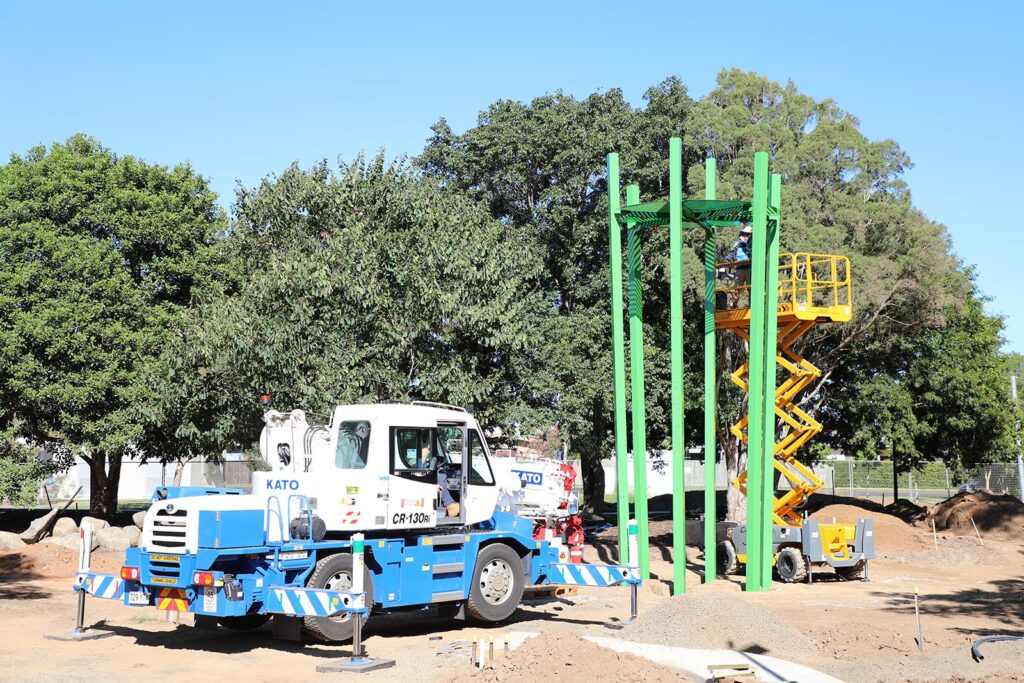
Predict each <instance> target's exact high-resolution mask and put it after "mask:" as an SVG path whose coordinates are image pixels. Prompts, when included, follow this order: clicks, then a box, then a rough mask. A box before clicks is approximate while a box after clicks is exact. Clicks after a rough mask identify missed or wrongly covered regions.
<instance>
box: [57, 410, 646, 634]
mask: <svg viewBox="0 0 1024 683" xmlns="http://www.w3.org/2000/svg"><path fill="white" fill-rule="evenodd" d="M265 422H266V426H265V427H264V429H263V433H262V434H261V444H260V447H261V450H262V452H263V454H264V457H265V458H266V459H267V462H268V463H269V464H270V465H271V471H269V472H254V473H253V484H252V492H251V493H244V492H243V491H242V490H240V489H212V488H211V489H206V488H193V487H179V488H172V487H167V488H160V489H157V491H156V493H155V494H154V496H153V500H152V505H151V506H150V508H149V510H148V511H147V512H146V515H145V521H144V524H143V530H142V536H141V540H140V541H139V547H137V548H130V549H129V550H128V551H127V554H126V556H125V562H124V566H123V567H122V568H121V572H120V575H119V576H115V575H112V574H101V573H96V572H92V571H90V570H89V569H88V566H87V565H88V562H87V560H86V561H84V562H83V563H82V566H80V568H79V569H80V570H79V573H78V574H77V576H76V581H75V590H76V591H84V592H85V593H87V594H90V595H93V596H97V597H104V598H112V599H117V600H122V601H123V602H124V604H125V605H129V606H142V607H148V606H156V607H157V608H158V609H163V610H176V611H179V612H191V613H193V614H194V615H195V617H196V621H197V624H200V623H201V624H204V625H212V624H214V623H216V624H220V625H221V626H224V627H226V628H230V629H236V630H249V629H255V628H258V627H260V626H262V625H263V624H265V623H266V622H267V621H268V620H270V619H271V618H273V620H274V623H273V627H274V633H275V635H277V636H279V637H282V638H289V639H293V640H297V639H301V638H302V635H303V633H305V635H307V636H309V637H310V638H312V639H315V640H318V641H322V642H345V641H348V640H350V639H351V638H352V636H353V620H354V618H360V619H363V620H364V621H365V619H367V618H368V617H369V615H370V614H371V613H376V612H389V611H396V610H407V609H426V608H429V607H431V606H436V608H437V610H438V614H439V615H442V616H448V617H459V618H465V617H469V618H473V619H477V620H482V621H487V622H496V621H502V620H504V619H506V618H507V617H509V616H510V615H511V614H512V613H513V612H514V611H515V609H516V607H517V606H518V605H519V602H520V600H521V598H522V596H523V591H524V588H525V587H526V586H527V585H530V584H567V585H583V586H613V585H617V584H623V583H624V584H630V585H631V587H632V588H633V598H634V599H633V601H632V602H633V604H634V611H635V602H636V601H635V590H636V586H637V585H638V584H639V583H640V576H639V572H638V570H637V569H635V568H634V567H630V566H621V565H587V564H582V563H573V562H569V561H568V553H567V550H566V547H565V544H564V543H563V542H562V540H561V539H559V538H557V537H551V534H547V535H544V534H541V535H542V536H546V537H544V538H540V539H538V538H536V536H537V534H536V533H535V524H534V521H532V520H531V519H528V518H526V517H523V516H520V515H519V514H517V511H516V509H515V503H514V499H515V496H510V495H508V494H509V493H510V491H511V489H514V488H515V487H517V486H521V485H523V484H521V483H520V479H518V478H513V482H512V483H511V484H510V483H509V481H508V477H507V476H506V475H507V472H505V471H503V466H502V465H499V466H498V467H495V466H494V459H493V458H492V457H491V455H490V453H489V451H488V448H487V444H486V441H485V440H484V438H483V431H482V430H481V429H480V426H479V424H478V423H477V421H476V420H475V419H474V417H473V415H472V414H470V413H468V412H466V411H465V410H463V409H461V408H456V407H454V406H444V405H441V404H427V403H422V402H420V403H414V404H388V403H384V404H370V405H347V406H339V407H337V408H336V409H335V410H334V412H333V415H332V417H331V420H330V422H329V423H328V424H326V425H310V424H309V423H307V422H306V416H305V413H303V412H302V411H300V410H295V411H292V412H291V413H280V412H277V411H268V412H267V413H266V415H265ZM499 460H500V459H499ZM505 470H507V467H506V468H505ZM536 477H537V475H536V474H531V475H530V479H531V481H532V480H535V479H536ZM524 481H525V479H524ZM562 507H563V508H564V502H563V503H562ZM563 511H564V510H563ZM364 538H365V541H364V540H363V539H364ZM360 546H363V547H364V548H365V551H364V552H365V554H364V555H363V556H362V558H359V557H356V558H355V563H354V561H353V560H354V552H356V553H358V552H359V550H360ZM86 556H87V554H86ZM354 564H355V566H356V567H359V566H362V567H363V570H362V575H363V576H362V581H360V580H358V579H356V580H355V581H353V565H354ZM359 584H362V586H360V585H359ZM358 589H361V590H359V592H356V590H358ZM354 615H358V617H355V616H354Z"/></svg>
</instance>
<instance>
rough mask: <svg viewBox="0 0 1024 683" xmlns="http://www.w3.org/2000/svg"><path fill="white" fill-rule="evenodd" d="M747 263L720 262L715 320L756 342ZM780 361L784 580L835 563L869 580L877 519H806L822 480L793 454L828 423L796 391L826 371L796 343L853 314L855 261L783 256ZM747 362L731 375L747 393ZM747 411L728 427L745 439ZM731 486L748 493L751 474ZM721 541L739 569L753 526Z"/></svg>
mask: <svg viewBox="0 0 1024 683" xmlns="http://www.w3.org/2000/svg"><path fill="white" fill-rule="evenodd" d="M744 267H746V268H749V267H750V263H749V261H742V262H739V261H734V262H728V263H720V264H718V272H719V273H720V274H722V275H724V276H725V278H724V279H725V283H724V284H723V285H722V286H719V287H718V288H717V289H716V294H717V296H716V299H717V310H716V312H715V326H716V328H717V329H724V330H729V331H731V332H733V333H735V334H737V335H738V336H739V337H740V338H741V339H743V340H744V341H745V342H748V343H749V341H750V319H751V311H750V303H749V302H750V286H749V284H743V283H742V280H741V279H737V278H736V277H735V273H737V272H739V271H740V270H741V269H742V268H744ZM777 315H778V351H777V355H776V358H775V361H776V363H777V364H778V366H779V367H781V368H783V369H784V370H786V371H787V372H788V373H789V377H788V378H786V379H785V380H784V381H782V382H781V383H780V384H779V385H778V386H777V387H776V390H775V407H774V412H775V417H776V418H778V421H779V422H778V424H779V425H781V427H782V429H781V437H780V438H779V439H778V441H776V443H775V450H774V455H775V457H774V466H775V467H774V469H775V471H776V472H777V473H778V475H777V476H778V479H777V481H778V482H779V483H780V484H782V483H783V482H784V483H785V486H786V487H787V488H788V490H778V489H781V488H782V487H781V486H776V487H775V488H776V495H775V497H774V501H773V506H772V518H773V524H772V558H773V564H774V567H775V571H776V573H777V574H778V577H779V579H780V580H782V581H783V582H786V583H795V582H798V581H803V580H805V579H806V580H807V581H811V580H812V576H813V575H812V569H813V567H814V566H815V565H817V566H827V567H831V568H832V569H833V570H834V571H835V573H836V575H837V576H838V577H839V578H840V579H843V580H846V581H851V580H855V579H864V580H866V579H867V563H868V560H870V559H872V558H874V556H875V544H874V529H873V526H872V520H870V519H859V520H857V521H856V522H835V521H834V520H833V522H832V523H821V522H818V521H815V520H812V519H805V518H804V517H803V516H802V514H801V512H802V510H803V508H804V506H805V505H806V503H807V501H808V499H809V498H810V496H811V495H813V494H814V493H815V492H816V491H818V490H819V489H820V488H821V487H822V486H823V485H824V482H823V481H822V480H821V479H820V478H819V477H818V476H817V475H816V474H815V473H814V471H813V470H812V469H811V468H809V467H807V466H806V465H804V464H803V463H802V462H800V461H799V460H798V459H797V458H796V456H795V453H796V451H797V449H799V448H800V447H801V446H803V445H804V444H805V443H807V442H808V441H809V440H810V439H812V438H813V437H814V436H815V435H817V434H818V433H819V432H821V430H822V425H821V423H820V422H818V421H817V420H815V419H814V418H813V417H812V416H811V415H809V414H808V413H807V412H806V411H804V410H803V409H802V408H801V407H800V406H799V400H798V396H800V394H801V393H802V392H803V391H804V390H805V389H807V388H808V387H809V386H810V385H811V384H812V383H813V382H814V381H815V380H817V379H818V378H820V377H821V371H820V370H819V369H818V368H817V367H815V366H814V364H812V363H811V362H810V361H809V360H807V359H806V358H804V357H803V356H802V355H800V353H799V352H798V350H797V348H796V347H795V344H796V342H797V340H799V339H800V338H801V337H802V336H803V335H804V334H805V333H806V332H808V331H809V330H810V329H811V328H812V327H814V326H815V325H820V324H825V323H835V322H846V321H848V320H850V319H851V317H852V315H853V302H852V292H851V278H850V262H849V260H848V259H847V258H846V257H845V256H838V255H834V254H808V253H796V254H788V253H783V254H780V255H779V290H778V309H777ZM748 371H749V363H744V364H743V365H742V366H741V367H740V368H739V369H737V370H736V371H735V372H733V373H732V375H731V376H730V378H731V380H732V381H733V383H734V384H736V385H737V386H738V387H739V388H740V389H742V390H743V391H744V392H746V391H748V390H749V386H748V384H747V373H748ZM746 430H747V416H743V417H742V418H741V419H739V420H738V421H737V422H736V424H734V425H733V426H732V427H731V429H730V431H731V432H732V434H733V435H734V436H735V437H736V438H737V439H739V440H740V441H742V442H743V443H746V442H747V431H746ZM732 486H734V487H736V488H737V489H739V491H740V492H741V493H743V495H744V496H745V495H747V473H746V472H743V473H741V474H740V475H739V476H738V477H737V478H736V480H735V481H733V482H732ZM717 540H718V547H717V558H718V573H719V574H726V575H728V574H733V573H735V572H737V571H738V570H739V569H740V567H742V566H743V565H744V564H746V553H747V527H746V525H745V524H729V523H726V524H722V525H719V538H718V539H717Z"/></svg>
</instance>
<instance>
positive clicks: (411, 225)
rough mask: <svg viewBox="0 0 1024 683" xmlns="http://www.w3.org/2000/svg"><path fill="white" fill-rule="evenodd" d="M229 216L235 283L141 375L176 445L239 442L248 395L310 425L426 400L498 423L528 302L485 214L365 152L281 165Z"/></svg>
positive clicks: (530, 331) (257, 415)
mask: <svg viewBox="0 0 1024 683" xmlns="http://www.w3.org/2000/svg"><path fill="white" fill-rule="evenodd" d="M235 213H236V220H235V223H234V227H233V231H232V235H231V237H230V239H229V240H228V243H227V247H228V249H229V250H230V253H231V254H232V256H233V259H234V260H235V263H236V267H237V268H238V272H239V273H240V274H241V279H240V282H239V284H238V287H237V289H236V291H233V292H229V293H226V295H224V296H218V297H214V298H212V299H211V300H209V301H208V302H207V303H206V304H205V305H204V306H202V307H201V308H200V309H199V310H198V311H197V315H195V316H194V317H193V319H192V323H191V324H189V325H187V326H185V327H184V328H183V329H182V331H181V332H180V333H179V335H178V336H177V338H176V341H175V343H174V344H173V345H172V346H171V347H170V348H169V350H168V352H167V353H166V354H165V355H164V358H163V361H162V365H161V367H162V372H163V374H162V375H161V377H162V379H160V378H158V380H159V381H158V382H157V385H158V386H163V387H164V388H165V392H164V395H165V401H164V405H163V407H162V408H161V413H160V414H161V415H167V416H170V421H172V422H174V423H176V424H178V425H179V429H178V436H179V437H180V438H181V439H182V441H181V442H179V443H182V442H183V443H184V444H185V446H184V447H186V448H191V449H193V450H201V449H203V448H210V447H211V446H213V445H215V444H218V443H219V444H221V445H224V444H228V443H231V442H238V443H241V444H243V445H248V444H251V443H254V442H255V440H256V437H257V436H258V434H259V431H260V423H261V411H262V407H261V406H260V404H259V403H258V399H259V397H260V395H261V394H263V393H269V394H270V395H271V396H272V397H273V403H274V405H275V406H277V407H279V408H282V409H291V408H296V407H301V408H303V409H305V410H306V411H307V412H308V413H310V414H312V415H314V416H319V417H320V418H321V419H323V418H324V416H326V415H328V414H329V413H330V410H331V409H332V408H333V407H334V406H335V405H337V404H341V403H349V402H363V401H381V400H409V399H426V400H432V401H442V402H447V403H452V404H456V405H467V404H473V405H474V406H475V407H476V409H477V412H478V414H479V415H480V417H481V419H483V420H485V421H486V422H489V423H491V424H506V425H508V424H511V421H510V419H509V415H510V413H509V409H508V407H509V406H510V405H513V404H514V402H513V401H511V400H507V399H508V398H509V397H511V396H515V395H516V394H517V393H518V388H517V387H515V385H514V383H515V381H516V378H515V375H514V374H513V373H511V371H510V370H511V366H510V363H509V359H510V358H512V357H515V356H516V354H518V353H521V352H522V349H524V348H525V347H527V346H529V345H530V344H533V343H535V339H536V335H537V334H538V333H539V331H540V330H539V329H538V328H537V327H536V326H535V321H536V320H537V319H538V317H540V318H542V317H543V312H544V304H543V302H542V301H541V300H540V299H539V297H537V296H536V295H535V294H534V292H535V290H536V286H535V284H534V280H535V278H536V276H537V271H538V267H539V263H538V259H537V257H536V255H535V254H534V252H533V251H532V250H531V245H527V244H524V243H523V242H522V240H521V239H519V238H518V237H517V236H516V235H515V234H510V233H509V231H508V230H507V228H506V226H504V225H502V224H501V223H500V222H498V221H496V220H495V219H493V218H492V217H491V216H490V215H489V213H488V212H487V210H486V207H484V206H482V205H479V204H477V203H474V202H472V201H469V200H467V199H466V198H465V197H464V196H463V195H462V194H461V193H459V192H457V191H454V190H453V189H451V188H443V187H441V186H440V184H439V183H437V182H436V181H435V180H433V179H424V178H421V177H419V176H417V175H416V174H414V173H412V172H410V171H409V170H408V169H407V168H405V167H404V166H403V165H402V164H401V163H396V164H387V163H385V161H384V159H383V157H382V156H378V157H376V158H375V159H373V160H372V161H369V162H365V161H364V160H362V159H359V160H357V161H356V162H355V163H354V164H352V165H342V166H341V167H340V168H339V169H338V170H337V171H334V170H332V169H331V168H330V167H329V166H328V165H327V164H326V163H321V164H317V165H316V166H314V167H313V168H311V169H309V170H303V169H300V168H299V167H298V166H291V167H290V168H288V169H286V170H285V171H284V172H283V173H282V174H281V175H280V176H278V177H268V178H267V179H265V180H264V181H263V182H262V183H261V184H260V185H259V186H258V187H257V188H254V189H252V190H241V191H240V192H239V194H238V197H237V201H236V203H235ZM157 421H158V422H159V421H161V420H160V419H157Z"/></svg>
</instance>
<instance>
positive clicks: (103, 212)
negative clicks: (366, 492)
mask: <svg viewBox="0 0 1024 683" xmlns="http://www.w3.org/2000/svg"><path fill="white" fill-rule="evenodd" d="M224 227H225V220H224V216H223V212H222V211H220V210H219V209H218V208H217V206H216V204H215V203H214V195H213V193H212V192H210V190H209V189H208V187H207V185H206V181H205V180H204V179H203V178H202V177H201V176H199V175H197V174H196V173H195V172H194V171H193V170H192V169H191V168H190V167H189V166H187V165H181V166H176V167H174V168H171V169H168V168H166V167H163V166H156V165H151V164H147V163H145V162H143V161H141V160H139V159H136V158H134V157H131V156H118V155H116V154H114V153H113V152H112V151H110V150H109V149H107V148H105V147H103V146H102V145H101V144H100V143H99V142H98V141H96V140H94V139H92V138H88V137H85V136H81V135H78V136H75V137H73V138H71V139H69V140H68V141H67V142H65V143H58V144H54V145H52V146H51V147H50V148H49V149H46V148H44V147H37V148H34V149H32V150H30V151H29V152H28V153H27V154H26V155H24V156H19V155H14V156H12V157H11V159H10V161H9V162H8V163H7V164H6V165H4V166H2V167H0V311H2V313H0V321H2V322H0V387H2V390H3V394H4V400H3V402H2V404H0V427H2V428H3V429H4V430H5V431H6V432H7V434H8V436H15V435H16V436H19V437H21V438H23V439H27V440H28V441H29V442H31V443H35V444H37V445H38V444H44V443H48V442H49V443H54V444H58V445H59V446H62V447H64V448H67V449H70V450H71V451H72V452H73V453H74V454H77V455H80V456H81V457H83V458H84V459H85V460H86V461H87V462H89V463H90V465H91V471H92V477H91V483H92V501H91V505H90V507H91V508H92V510H93V511H94V512H97V513H100V514H109V513H111V512H112V511H113V510H114V509H116V501H117V481H118V475H119V472H120V463H121V458H122V457H123V456H124V455H126V454H128V453H139V452H145V450H146V444H145V442H144V441H143V439H142V437H143V434H144V428H143V424H144V417H143V414H142V410H141V409H140V407H141V406H142V405H144V404H145V403H146V402H147V401H148V400H149V393H148V389H147V387H146V385H145V384H144V383H143V382H142V381H141V378H142V377H143V373H144V370H145V367H146V365H147V363H149V362H151V361H152V360H153V359H155V358H156V357H157V356H158V355H159V354H160V353H161V352H162V351H163V349H164V346H165V344H166V342H167V339H168V332H169V329H170V328H172V327H173V326H174V325H175V324H176V323H177V322H178V320H179V319H180V316H181V313H182V311H183V310H184V309H186V308H187V307H188V306H189V305H190V303H191V301H192V298H193V296H194V295H195V294H196V293H197V292H199V291H201V290H203V289H204V288H207V287H209V286H211V284H212V282H213V281H214V280H215V279H216V278H217V274H218V272H219V268H220V267H221V264H222V259H221V258H220V256H219V249H218V247H217V242H216V237H217V234H218V233H219V232H222V231H223V230H224Z"/></svg>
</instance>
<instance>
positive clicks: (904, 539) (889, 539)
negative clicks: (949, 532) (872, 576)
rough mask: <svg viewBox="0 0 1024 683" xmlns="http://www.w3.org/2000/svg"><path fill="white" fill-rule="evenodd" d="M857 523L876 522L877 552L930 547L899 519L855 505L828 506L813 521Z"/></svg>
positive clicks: (814, 515)
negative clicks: (868, 520)
mask: <svg viewBox="0 0 1024 683" xmlns="http://www.w3.org/2000/svg"><path fill="white" fill-rule="evenodd" d="M833 517H834V518H835V521H837V522H849V523H852V522H856V521H857V520H858V519H870V520H872V521H873V522H874V530H875V549H876V550H921V549H922V548H927V547H928V539H927V538H926V537H925V536H924V535H922V534H921V532H919V531H918V530H917V529H915V528H914V527H912V526H910V525H909V524H907V523H906V522H904V521H903V520H902V519H900V518H899V517H895V516H893V515H887V514H885V513H884V512H871V511H868V510H865V509H864V508H859V507H855V506H853V505H828V506H826V507H823V508H821V509H820V510H818V511H817V512H815V513H814V514H813V515H811V519H813V520H816V521H818V522H831V521H832V518H833Z"/></svg>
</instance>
